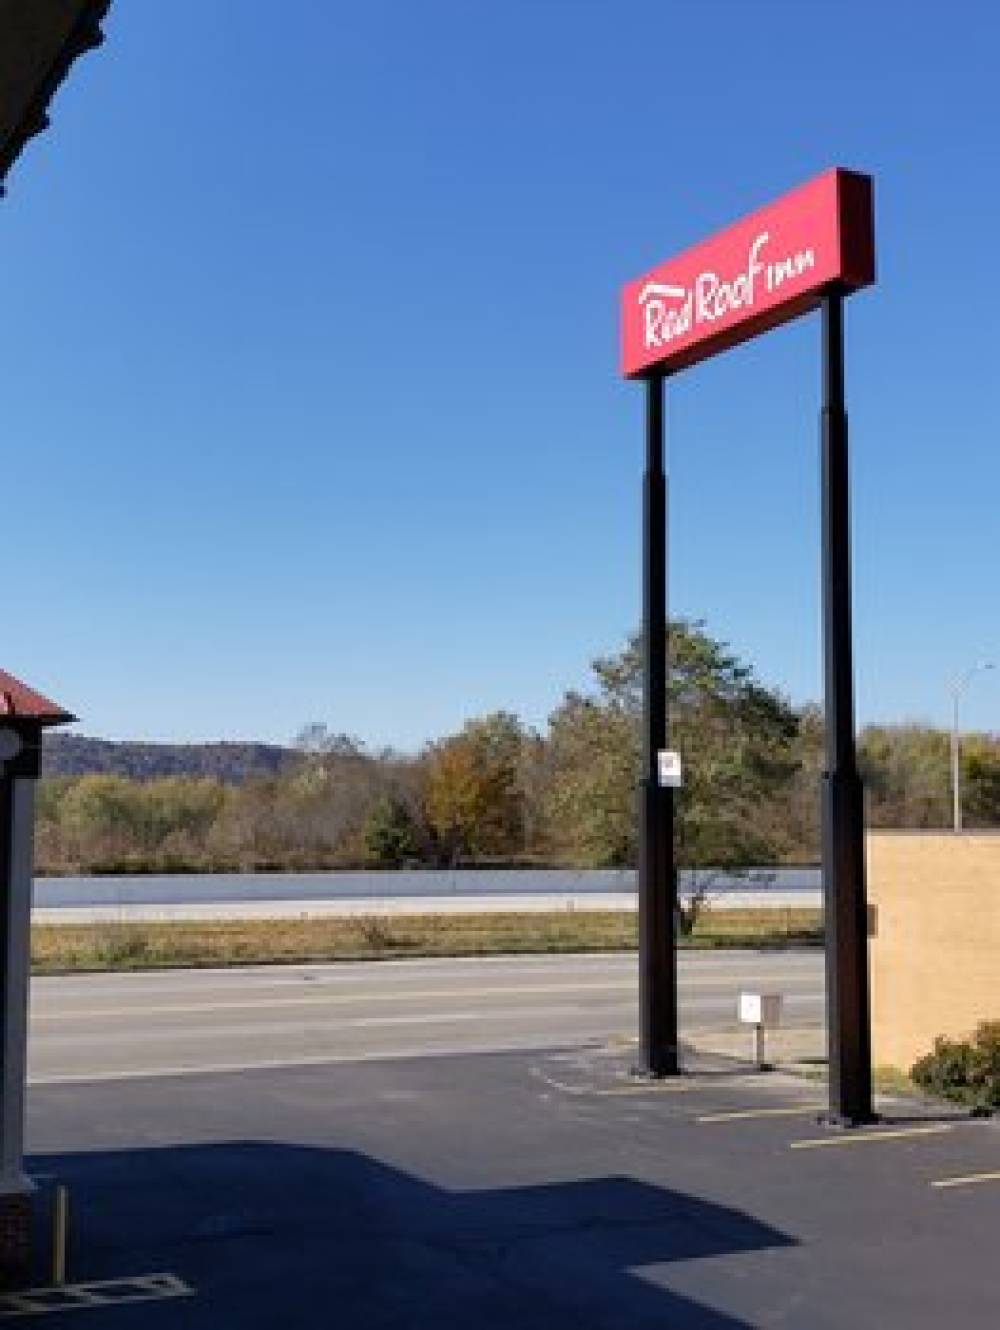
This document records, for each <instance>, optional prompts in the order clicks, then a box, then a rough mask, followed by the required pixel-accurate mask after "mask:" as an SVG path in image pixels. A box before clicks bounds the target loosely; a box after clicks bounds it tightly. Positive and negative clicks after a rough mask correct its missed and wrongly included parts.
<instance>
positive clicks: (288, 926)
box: [31, 910, 821, 974]
mask: <svg viewBox="0 0 1000 1330" xmlns="http://www.w3.org/2000/svg"><path fill="white" fill-rule="evenodd" d="M820 927H821V926H820V917H819V911H817V910H708V911H706V912H705V913H704V914H703V915H702V917H701V918H700V919H699V921H698V926H697V927H696V929H695V932H694V935H693V937H691V938H690V939H684V940H683V945H687V946H695V947H698V946H701V947H721V946H751V947H760V946H786V945H790V944H794V943H811V942H818V941H819V940H820V937H821V931H820ZM635 945H636V916H635V915H634V914H632V913H625V912H618V911H607V912H605V911H596V910H595V911H590V910H587V911H584V910H576V911H574V910H559V911H552V912H551V913H537V914H536V913H531V914H516V913H502V914H460V915H426V914H424V915H416V914H415V915H394V916H388V915H367V916H363V917H355V918H351V919H329V918H314V919H273V920H268V919H250V920H245V921H244V920H220V921H218V922H162V923H114V924H44V925H36V927H35V928H34V929H33V930H32V942H31V953H32V967H33V970H34V972H35V973H36V974H45V973H56V972H60V971H67V970H143V969H155V968H158V967H167V966H185V967H186V966H225V965H251V964H271V963H282V962H284V963H288V962H293V961H334V960H337V961H340V960H380V959H385V958H388V957H401V956H485V955H498V954H504V953H506V954H516V953H524V954H530V953H538V952H572V951H579V952H586V951H629V950H632V949H634V948H635Z"/></svg>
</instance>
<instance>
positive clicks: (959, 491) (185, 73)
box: [0, 0, 1000, 748]
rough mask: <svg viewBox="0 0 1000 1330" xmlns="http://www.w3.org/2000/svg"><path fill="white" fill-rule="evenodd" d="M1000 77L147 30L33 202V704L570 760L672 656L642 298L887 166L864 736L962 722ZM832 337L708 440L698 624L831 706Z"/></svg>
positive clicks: (858, 514)
mask: <svg viewBox="0 0 1000 1330" xmlns="http://www.w3.org/2000/svg"><path fill="white" fill-rule="evenodd" d="M998 44H1000V20H998V18H997V16H996V10H995V7H994V6H991V5H987V4H985V3H983V4H979V5H969V4H962V3H950V4H948V5H947V6H933V7H931V6H922V7H919V8H918V7H916V6H909V5H903V4H892V5H877V4H872V3H870V2H869V3H865V4H845V3H839V2H838V3H823V2H822V0H809V3H792V2H791V0H789V2H788V3H753V4H750V3H742V2H737V0H733V3H708V2H706V0H699V2H698V3H693V0H692V2H691V3H673V4H663V3H651V4H643V3H635V2H633V3H630V4H628V5H623V4H616V3H611V0H605V2H603V3H592V2H590V0H521V3H510V2H508V3H505V4H488V3H485V0H483V2H482V3H475V2H473V0H449V2H447V3H446V2H443V0H424V2H423V3H421V4H410V3H404V0H396V3H384V2H381V0H365V3H363V4H362V3H353V4H346V3H334V2H333V0H284V3H283V4H281V5H275V4H274V3H267V4H265V3H263V0H171V3H169V4H167V3H163V0H117V3H116V4H115V5H114V6H113V8H112V13H111V17H110V20H109V22H108V41H107V43H106V45H105V46H104V48H103V49H102V50H100V51H99V52H97V53H95V54H93V55H91V56H90V57H88V58H87V59H86V60H85V61H83V62H82V63H81V64H79V65H78V66H77V67H76V70H75V71H74V74H73V76H72V79H71V81H70V83H69V84H68V85H67V86H66V87H65V88H64V90H63V91H62V92H61V93H60V95H59V97H58V100H57V102H56V105H55V108H54V114H53V125H52V128H51V130H50V131H49V132H48V133H47V134H46V135H45V136H44V137H43V138H41V139H39V140H36V142H35V143H34V144H33V145H32V146H31V147H30V148H29V150H28V151H27V152H26V154H25V156H24V157H23V158H22V161H21V163H20V164H19V166H18V168H17V169H16V171H15V172H14V173H13V174H12V176H11V179H10V189H9V195H8V197H7V199H6V200H5V201H3V202H2V203H0V300H2V310H3V315H4V317H3V319H2V322H0V364H2V366H3V385H4V386H3V444H2V457H3V470H2V490H3V495H4V500H5V502H4V519H5V520H4V524H3V525H4V541H5V551H4V560H3V567H4V571H5V573H6V577H5V582H6V590H5V595H4V602H5V613H4V623H5V630H4V631H3V633H2V634H0V665H2V666H3V667H4V668H6V669H9V670H11V671H12V672H14V673H15V674H19V675H21V676H22V677H24V678H25V679H27V680H28V681H29V682H31V683H33V684H35V685H36V686H39V687H42V688H43V689H45V690H47V691H49V692H50V693H51V694H52V695H54V696H55V697H56V698H57V699H58V700H59V701H61V702H63V703H65V704H66V705H67V706H69V707H71V708H73V709H75V710H76V711H78V712H79V714H80V715H81V717H82V718H83V726H82V728H83V729H84V730H85V731H86V732H88V733H92V734H99V735H105V736H111V737H152V738H170V739H188V738H190V739H196V738H213V737H220V736H222V737H244V738H251V737H254V738H257V737H259V738H266V739H274V740H286V739H288V738H290V737H291V736H292V735H293V734H294V733H295V732H296V730H297V729H298V728H299V726H300V725H301V724H302V723H303V722H305V721H307V720H311V719H319V720H325V721H326V722H327V723H329V724H330V725H331V726H333V727H334V728H336V729H339V730H346V731H349V732H351V733H355V734H357V735H359V736H360V737H362V738H363V739H365V740H367V741H369V742H373V743H393V744H396V745H399V746H402V747H411V748H412V747H414V746H416V745H418V744H419V743H420V742H422V741H423V740H424V739H425V738H427V737H429V736H433V735H437V734H441V733H444V732H447V731H449V730H451V729H454V728H456V727H458V726H459V725H460V724H461V723H462V721H463V720H464V719H465V718H466V717H468V716H470V715H474V714H477V713H482V712H485V711H487V710H491V709H494V708H498V707H506V708H510V709H513V710H515V711H517V712H518V713H519V714H521V715H522V716H523V717H525V718H526V719H527V720H529V721H531V722H533V723H535V724H544V721H545V718H546V717H547V715H548V713H549V712H550V711H551V709H552V708H553V706H554V705H555V704H556V703H557V702H558V700H559V698H560V696H561V694H562V692H563V690H564V689H565V688H567V687H572V686H580V685H582V684H584V683H585V681H586V679H587V677H588V663H589V661H590V659H591V658H592V657H593V656H594V655H596V654H599V653H606V652H610V651H614V650H616V649H617V648H618V647H619V646H620V645H621V644H622V643H623V641H624V639H625V636H626V634H627V633H628V632H629V631H630V630H631V629H632V628H633V627H634V626H635V625H636V624H637V622H638V617H639V483H640V472H641V465H642V432H641V420H642V392H641V389H640V388H638V387H636V386H634V385H630V384H625V383H622V382H620V381H619V380H618V378H617V374H616V361H617V326H616V319H617V311H616V300H617V292H618V288H619V286H620V284H621V283H622V282H623V281H624V280H625V279H626V278H629V277H632V276H635V275H637V274H638V273H639V272H641V271H642V270H643V269H645V268H647V267H649V266H652V265H653V264H654V263H655V262H657V261H659V260H660V259H662V258H666V257H668V256H669V255H670V254H671V253H672V252H673V251H675V250H677V249H679V248H681V247H684V246H686V245H687V244H689V243H690V242H692V241H694V240H696V239H697V238H699V237H700V236H702V235H703V234H704V233H705V232H707V231H711V230H714V229H716V228H718V227H720V226H722V225H724V224H725V223H727V222H728V221H729V220H731V219H734V218H735V217H737V216H738V215H740V214H741V213H742V212H744V211H747V210H749V209H752V208H754V207H756V206H758V205H760V204H763V203H765V202H767V201H768V200H769V199H770V198H772V197H774V196H777V195H778V194H781V193H783V192H784V191H785V190H787V189H788V188H790V187H792V186H793V185H795V184H796V183H798V182H799V181H801V180H803V179H806V178H808V177H809V176H811V175H813V174H815V173H817V172H819V171H820V170H823V169H824V168H826V167H827V166H829V165H833V164H840V165H846V166H852V167H856V168H859V169H863V170H868V171H871V172H872V173H873V174H874V176H875V177H876V206H877V226H878V243H879V284H878V286H877V287H876V288H875V289H874V290H871V291H868V292H864V293H862V294H860V295H858V296H857V297H856V298H855V299H854V300H853V301H852V302H851V305H850V308H849V322H848V334H849V347H848V353H849V365H848V394H849V401H848V405H849V410H850V414H851V429H852V445H853V468H854V472H853V479H854V494H855V506H854V539H855V572H856V587H855V604H856V611H855V613H856V653H857V685H858V712H859V720H861V721H865V720H869V719H873V718H880V719H886V720H891V719H904V718H926V719H931V720H936V721H940V722H943V721H945V720H946V718H947V706H948V704H947V698H948V683H949V680H950V678H951V677H952V676H953V675H954V674H955V673H956V672H957V671H959V670H961V669H964V668H965V667H967V666H969V665H970V664H972V663H974V662H975V661H976V660H977V659H980V658H982V657H984V656H989V655H991V654H992V655H995V656H997V657H1000V621H998V615H997V604H998V591H997V582H998V575H1000V558H998V554H1000V534H998V526H1000V522H998V513H1000V428H998V425H1000V420H998V417H1000V406H998V402H1000V392H998V371H997V357H998V352H1000V327H998V323H1000V316H998V309H1000V305H998V292H1000V244H998V240H997V237H998V236H1000V182H998V172H997V147H996V127H997V122H996V76H995V59H996V51H997V49H998ZM818 333H819V329H818V326H817V323H816V321H815V319H814V318H811V319H807V320H805V321H800V322H799V323H798V324H795V325H793V326H791V327H789V328H787V329H784V330H782V331H781V332H778V333H774V334H772V335H770V336H768V337H766V338H763V339H760V340H758V341H757V342H755V343H753V344H752V345H750V346H747V347H744V348H741V349H740V350H738V351H736V352H732V353H730V354H729V355H728V356H725V357H722V358H720V359H719V360H716V361H713V362H710V363H708V364H706V365H704V366H700V367H698V368H697V369H695V370H692V371H690V372H689V373H688V374H686V375H684V376H683V377H682V378H680V379H679V380H677V381H675V382H674V383H673V384H672V386H671V389H670V401H669V430H670V436H671V441H670V467H671V504H672V530H671V564H672V566H671V595H672V608H673V610H674V611H675V612H680V613H683V614H686V615H690V616H697V617H703V618H704V619H705V620H706V621H707V624H708V627H709V629H710V630H711V631H712V632H714V633H715V634H717V635H719V636H721V637H723V638H726V639H728V640H729V641H730V642H731V643H732V644H733V646H734V647H735V648H736V649H737V650H738V651H739V652H741V653H742V654H744V655H745V656H746V657H747V658H749V659H750V660H751V661H752V662H753V663H754V665H755V666H756V668H757V669H758V671H759V673H760V675H761V677H762V678H763V679H764V680H765V681H767V682H770V683H774V684H777V685H780V686H781V687H782V688H783V689H785V690H786V691H787V692H788V694H789V695H790V696H791V697H792V698H793V699H795V700H797V701H800V700H805V699H810V698H818V697H819V695H820V685H821V679H820V630H819V604H818V549H819V531H818V464H817V448H818V444H817V408H818V360H817V347H818ZM963 720H965V721H966V722H967V723H968V724H969V725H970V726H973V725H975V726H979V727H983V728H989V729H1000V672H998V673H997V674H996V675H994V676H992V677H991V676H989V675H984V676H983V677H982V678H981V679H978V680H977V681H976V683H975V684H974V685H973V686H972V687H971V688H970V690H969V693H968V696H967V703H966V705H965V710H964V713H963Z"/></svg>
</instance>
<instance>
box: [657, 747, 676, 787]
mask: <svg viewBox="0 0 1000 1330" xmlns="http://www.w3.org/2000/svg"><path fill="white" fill-rule="evenodd" d="M656 756H657V759H658V768H659V777H660V785H661V787H663V788H665V789H669V790H678V789H680V787H681V755H680V753H678V752H677V750H676V749H674V748H661V749H660V751H659V752H658V753H657V755H656Z"/></svg>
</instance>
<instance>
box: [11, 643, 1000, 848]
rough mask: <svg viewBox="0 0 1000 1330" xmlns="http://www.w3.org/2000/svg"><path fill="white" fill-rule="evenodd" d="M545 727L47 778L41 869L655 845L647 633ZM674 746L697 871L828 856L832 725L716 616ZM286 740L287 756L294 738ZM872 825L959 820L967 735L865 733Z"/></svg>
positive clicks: (693, 662)
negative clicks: (226, 768)
mask: <svg viewBox="0 0 1000 1330" xmlns="http://www.w3.org/2000/svg"><path fill="white" fill-rule="evenodd" d="M592 669H593V679H592V681H591V686H590V687H589V688H588V689H586V690H585V691H570V692H568V693H566V695H565V696H564V697H563V699H562V701H561V702H560V704H559V705H558V706H557V707H556V709H555V711H554V712H553V713H552V715H551V717H550V718H549V723H548V727H547V730H546V732H545V733H544V734H541V733H538V732H536V731H535V730H533V729H531V728H530V727H528V726H526V725H524V724H523V723H522V722H521V721H520V720H519V719H518V717H517V716H515V715H513V714H511V713H509V712H506V711H498V712H495V713H493V714H491V715H487V716H483V717H479V718H476V719H473V720H470V721H468V722H467V723H466V724H465V725H464V726H463V727H462V729H461V730H460V731H459V732H458V733H455V734H451V735H448V736H446V737H444V738H441V739H438V740H436V741H434V742H431V743H428V744H427V745H426V746H425V747H424V748H423V750H422V751H420V752H419V753H417V754H415V755H405V754H401V753H398V752H394V751H392V750H383V751H378V752H374V751H371V750H370V749H368V748H366V747H365V745H363V744H362V743H361V742H359V741H358V740H357V739H354V738H351V737H350V736H347V735H343V734H337V733H334V732H331V731H330V730H329V729H328V728H327V727H326V726H324V725H319V724H313V725H310V726H307V727H306V728H305V729H304V730H303V732H302V733H301V735H300V736H299V739H298V742H297V745H296V751H295V754H294V756H293V758H292V759H290V760H289V761H287V762H285V761H282V762H275V763H274V765H273V769H272V770H268V771H265V772H263V773H261V774H253V775H249V776H247V777H246V778H245V779H243V780H241V781H239V782H234V781H227V780H224V779H221V778H219V777H218V776H204V775H196V776H188V775H173V776H167V777H155V778H152V779H137V778H135V777H133V776H123V775H117V774H110V773H108V772H88V773H86V774H78V775H59V776H47V777H46V778H45V779H43V780H42V781H41V782H40V784H39V794H38V809H37V867H38V871H40V872H43V873H44V872H50V873H51V872H55V873H58V872H62V873H65V872H81V873H94V872H128V871H148V870H152V871H250V870H263V869H271V870H293V869H300V870H305V869H321V868H348V867H377V868H398V867H404V866H411V867H454V866H459V865H464V866H473V865H487V864H506V865H525V866H528V865H555V864H565V865H579V866H586V867H626V866H631V865H632V864H634V862H635V855H636V797H637V783H638V779H639V773H640V763H641V744H640V719H641V705H642V699H641V685H642V678H641V641H640V639H639V638H638V637H633V638H632V639H631V640H630V641H628V642H627V643H626V645H625V647H624V648H623V650H621V651H620V652H619V653H618V654H616V655H614V656H608V657H602V658H600V659H598V660H596V661H594V663H593V667H592ZM668 677H669V683H668V690H669V705H670V715H671V740H670V742H671V746H672V747H675V748H677V749H679V750H680V752H681V753H682V755H683V761H684V784H683V788H682V789H681V790H680V791H679V793H678V798H677V804H676V819H675V821H676V827H675V836H676V844H677V855H678V862H679V863H680V864H681V865H682V866H685V867H692V868H697V867H706V866H715V867H732V868H737V867H741V866H743V867H746V866H751V865H762V864H778V863H811V862H815V861H816V860H817V859H818V854H819V782H820V774H821V771H822V766H823V753H822V750H823V726H822V716H821V713H820V711H819V710H818V708H816V707H813V706H806V707H802V708H795V707H793V706H792V705H791V704H790V703H789V702H788V700H787V699H785V698H784V697H783V696H782V695H781V693H780V692H778V691H777V690H775V689H772V688H768V687H766V686H764V685H763V684H762V683H761V682H760V681H759V680H758V679H757V678H756V676H755V673H754V671H753V669H752V668H751V667H750V666H749V665H748V664H746V663H745V662H743V661H741V660H740V659H738V657H737V656H736V655H734V654H733V653H732V652H731V651H730V650H729V649H728V647H727V646H726V645H725V644H724V643H722V642H719V641H717V640H715V639H714V638H713V637H711V636H710V635H709V634H708V633H707V632H706V631H705V630H704V627H703V626H702V625H700V624H697V623H689V622H676V623H674V624H672V625H671V631H670V636H669V672H668ZM278 751H280V750H278ZM859 760H860V764H861V767H862V774H863V777H864V780H865V789H866V801H867V810H866V816H867V821H868V825H870V826H876V827H913V828H930V827H945V826H948V825H949V824H950V816H951V811H950V810H951V793H950V790H951V786H950V767H949V736H948V734H947V732H945V731H942V730H936V729H933V728H931V727H928V726H923V725H916V724H905V725H873V726H869V727H867V728H866V729H865V730H863V731H862V733H861V735H860V736H859ZM962 775H963V810H964V820H965V824H966V826H968V827H977V826H998V825H1000V737H997V736H992V735H984V734H976V735H967V736H965V737H964V738H963V746H962Z"/></svg>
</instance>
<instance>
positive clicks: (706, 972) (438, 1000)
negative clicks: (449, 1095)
mask: <svg viewBox="0 0 1000 1330" xmlns="http://www.w3.org/2000/svg"><path fill="white" fill-rule="evenodd" d="M679 975H680V980H679V982H680V1000H681V1023H682V1030H683V1029H688V1030H695V1029H697V1030H720V1029H725V1028H726V1027H727V1026H732V1024H733V1020H734V1013H735V1006H736V998H737V994H738V993H739V992H740V990H741V989H743V988H751V987H757V986H759V987H765V988H767V989H770V990H777V991H779V992H782V993H784V994H785V995H786V1023H787V1024H789V1025H793V1026H806V1025H809V1026H815V1025H819V1024H820V1023H821V1022H822V1019H823V1006H822V1003H823V974H822V955H821V953H820V952H818V951H788V952H772V953H760V952H689V953H686V954H682V956H681V957H680V971H679ZM635 1028H636V962H635V958H634V956H621V955H615V956H552V957H549V956H540V957H490V958H479V959H465V960H420V961H395V962H385V961H383V962H376V963H371V964H340V965H301V966H287V967H255V968H253V969H231V970H177V971H169V972H162V973H146V974H112V975H82V976H66V977H58V978H40V979H36V980H35V981H34V982H33V985H32V1022H31V1035H32V1038H31V1045H30V1078H31V1081H32V1083H33V1084H36V1085H40V1084H58V1083H61V1082H72V1081H77V1080H79V1081H89V1080H117V1079H129V1078H133V1077H138V1076H143V1075H158V1076H169V1075H175V1074H188V1073H192V1072H198V1071H235V1070H244V1069H252V1068H268V1067H272V1068H273V1067H285V1066H287V1067H293V1066H308V1065H323V1064H328V1063H329V1064H332V1063H337V1062H349V1061H355V1060H357V1061H369V1060H375V1059H385V1058H391V1057H412V1056H414V1055H417V1056H422V1055H428V1054H440V1053H470V1052H481V1051H492V1050H501V1049H531V1048H538V1049H542V1048H557V1047H561V1046H566V1045H570V1044H579V1043H580V1042H585V1041H588V1040H608V1039H614V1038H616V1037H621V1038H623V1039H624V1038H630V1037H632V1036H634V1034H635Z"/></svg>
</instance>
